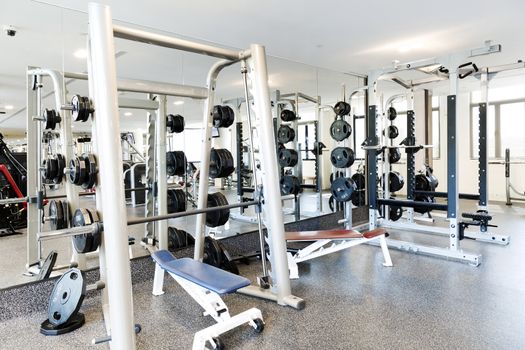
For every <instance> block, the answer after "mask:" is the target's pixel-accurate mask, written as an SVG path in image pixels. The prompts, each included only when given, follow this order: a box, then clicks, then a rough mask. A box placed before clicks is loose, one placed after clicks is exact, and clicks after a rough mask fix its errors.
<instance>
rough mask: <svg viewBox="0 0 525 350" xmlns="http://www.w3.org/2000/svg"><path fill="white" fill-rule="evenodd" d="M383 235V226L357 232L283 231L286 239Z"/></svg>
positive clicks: (302, 239)
mask: <svg viewBox="0 0 525 350" xmlns="http://www.w3.org/2000/svg"><path fill="white" fill-rule="evenodd" d="M381 235H385V237H388V233H387V232H386V230H385V229H384V228H376V229H374V230H371V231H366V232H363V233H362V234H361V233H360V232H357V231H355V230H345V229H336V230H324V231H291V232H285V233H284V236H285V238H286V240H287V241H316V240H320V239H352V238H367V239H371V238H374V237H377V236H381Z"/></svg>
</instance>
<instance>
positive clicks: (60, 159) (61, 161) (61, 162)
mask: <svg viewBox="0 0 525 350" xmlns="http://www.w3.org/2000/svg"><path fill="white" fill-rule="evenodd" d="M56 160H57V174H56V176H55V177H54V178H53V183H55V184H60V183H61V182H62V179H63V178H64V168H65V167H66V158H65V157H64V156H63V155H61V154H60V153H59V154H57V155H56Z"/></svg>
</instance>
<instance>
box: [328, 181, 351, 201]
mask: <svg viewBox="0 0 525 350" xmlns="http://www.w3.org/2000/svg"><path fill="white" fill-rule="evenodd" d="M356 189H357V188H356V185H355V183H354V181H353V180H352V179H351V178H347V177H340V178H337V179H335V180H334V182H332V185H331V186H330V191H331V192H332V195H333V196H334V199H335V200H336V201H338V202H348V201H349V200H350V199H351V197H352V192H353V191H355V190H356Z"/></svg>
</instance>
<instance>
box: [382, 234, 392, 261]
mask: <svg viewBox="0 0 525 350" xmlns="http://www.w3.org/2000/svg"><path fill="white" fill-rule="evenodd" d="M379 244H380V245H381V251H382V252H383V257H384V258H385V262H384V263H383V266H387V267H391V266H394V264H392V258H391V257H390V251H389V250H388V245H387V244H386V238H385V235H381V237H379Z"/></svg>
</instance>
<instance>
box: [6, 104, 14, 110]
mask: <svg viewBox="0 0 525 350" xmlns="http://www.w3.org/2000/svg"><path fill="white" fill-rule="evenodd" d="M4 108H5V109H7V110H8V111H10V110H12V109H14V108H15V106H13V105H5V106H4Z"/></svg>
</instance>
